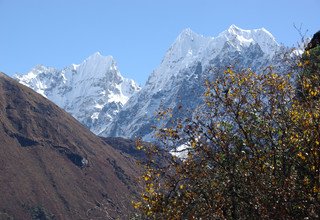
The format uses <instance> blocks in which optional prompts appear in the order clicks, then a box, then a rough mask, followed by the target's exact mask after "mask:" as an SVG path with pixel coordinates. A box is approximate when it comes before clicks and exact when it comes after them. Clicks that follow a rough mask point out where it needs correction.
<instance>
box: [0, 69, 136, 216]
mask: <svg viewBox="0 0 320 220" xmlns="http://www.w3.org/2000/svg"><path fill="white" fill-rule="evenodd" d="M140 173H141V170H140V168H139V167H138V166H137V165H136V162H135V160H134V159H132V158H129V157H125V156H123V155H122V154H121V153H120V152H119V151H117V150H115V149H114V148H112V147H111V146H110V145H107V144H105V143H104V142H103V141H102V140H101V139H100V138H99V137H97V136H95V135H94V134H93V133H91V132H90V131H89V130H88V129H87V128H85V127H84V126H83V125H82V124H80V123H79V122H78V121H77V120H76V119H74V118H73V117H72V116H70V115H69V114H67V113H66V112H65V111H64V110H62V109H60V108H59V107H58V106H57V105H55V104H54V103H52V102H51V101H49V100H48V99H46V98H44V97H43V96H42V95H40V94H38V93H36V92H35V91H33V90H32V89H30V88H28V87H26V86H24V85H21V84H19V83H18V82H17V81H16V80H13V79H12V78H10V77H8V76H7V75H5V74H3V73H0V185H1V187H0V194H1V197H0V207H1V210H0V218H1V219H2V217H3V216H5V217H8V218H9V219H10V218H11V217H12V218H14V219H39V218H41V217H40V216H46V218H45V219H96V218H105V219H106V218H116V217H118V218H121V219H127V218H128V215H129V214H130V213H131V212H132V211H133V208H132V207H131V206H130V203H131V199H133V198H134V196H135V195H136V194H137V193H138V189H139V186H138V183H137V182H136V180H135V178H136V176H139V175H140ZM5 219H7V218H5ZM41 219H44V217H42V218H41Z"/></svg>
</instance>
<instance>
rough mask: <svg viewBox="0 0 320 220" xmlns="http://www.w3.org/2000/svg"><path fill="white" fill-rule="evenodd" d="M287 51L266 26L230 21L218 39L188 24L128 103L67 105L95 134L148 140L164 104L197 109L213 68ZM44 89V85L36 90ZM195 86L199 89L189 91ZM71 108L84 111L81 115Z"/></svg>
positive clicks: (256, 62)
mask: <svg viewBox="0 0 320 220" xmlns="http://www.w3.org/2000/svg"><path fill="white" fill-rule="evenodd" d="M284 50H285V49H284V48H283V47H282V46H280V45H279V44H278V43H277V42H276V40H275V38H274V37H273V36H272V34H271V33H270V32H269V31H267V30H266V29H265V28H260V29H253V30H244V29H241V28H239V27H237V26H236V25H231V26H230V27H229V28H228V29H227V30H225V31H223V32H221V33H220V34H218V35H217V36H216V37H207V36H203V35H200V34H197V33H195V32H194V31H192V30H191V29H190V28H187V29H184V30H182V32H181V33H180V34H179V35H178V36H177V38H176V39H175V41H174V42H173V43H172V45H171V46H170V48H169V49H168V50H167V52H166V53H165V55H164V57H163V59H162V61H161V63H160V65H159V66H158V67H157V68H156V69H155V70H154V71H153V72H152V73H151V74H150V75H149V77H148V79H147V82H146V84H145V85H144V86H143V88H142V89H140V88H139V89H133V90H131V91H133V92H132V93H130V94H131V95H130V98H128V99H126V100H125V102H113V103H109V102H107V101H105V102H104V104H103V105H100V104H99V103H97V102H96V101H94V100H95V99H97V97H92V99H91V101H89V102H83V103H84V104H83V105H82V106H77V105H70V106H65V107H64V109H66V110H67V111H68V112H69V113H71V114H72V115H73V116H74V117H76V118H77V119H78V120H80V121H81V122H82V123H83V124H85V125H86V126H87V127H89V128H90V129H91V131H93V132H94V133H95V134H98V135H101V136H121V137H126V138H135V137H139V136H142V137H143V138H144V139H145V140H150V139H152V136H153V131H152V128H151V127H154V126H158V125H159V124H158V122H156V121H155V112H156V111H157V110H158V109H159V108H160V107H165V108H168V107H169V108H173V109H175V108H176V106H178V105H180V104H179V103H184V106H185V107H186V108H188V109H190V110H192V109H193V108H195V106H196V105H198V104H199V103H200V102H201V98H199V97H201V95H202V92H203V91H202V89H201V88H200V87H202V83H203V82H204V80H205V79H207V78H209V79H212V78H214V74H213V73H212V71H211V70H212V69H222V68H225V67H226V66H230V65H237V66H239V68H240V67H241V66H242V67H250V68H252V69H253V70H259V69H261V68H263V67H265V66H267V65H271V64H277V63H279V60H280V58H279V54H281V53H282V52H283V51H284ZM92 56H93V57H95V56H101V54H99V53H95V54H94V55H92ZM239 64H240V65H239ZM94 68H95V67H92V69H94ZM115 71H116V70H115ZM92 72H95V71H92ZM93 75H94V74H93ZM90 76H92V75H90ZM62 78H63V77H62ZM18 80H19V81H21V78H20V79H19V78H18ZM86 83H87V82H86ZM105 83H107V82H105ZM25 84H28V83H25ZM29 86H30V85H29ZM40 87H41V84H39V86H38V87H37V88H40ZM72 87H73V86H71V89H72ZM188 87H189V89H188ZM37 88H36V89H35V90H36V91H37ZM68 89H70V88H66V89H64V90H63V89H62V91H61V92H62V93H63V92H64V91H65V90H68ZM38 90H39V89H38ZM191 90H192V91H196V92H195V93H194V94H191V93H190V91H191ZM79 93H80V94H81V92H79ZM186 94H188V95H186ZM127 97H129V96H127ZM182 97H183V98H182ZM48 98H49V99H50V97H48ZM115 99H116V98H115ZM117 100H119V98H118V99H117ZM123 103H125V104H123ZM60 106H61V105H60ZM71 107H72V108H77V109H80V110H81V112H82V114H81V116H79V112H73V111H74V110H72V109H71ZM99 108H100V110H97V109H99ZM88 109H91V110H88Z"/></svg>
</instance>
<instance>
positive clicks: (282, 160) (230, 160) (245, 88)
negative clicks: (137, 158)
mask: <svg viewBox="0 0 320 220" xmlns="http://www.w3.org/2000/svg"><path fill="white" fill-rule="evenodd" d="M312 53H313V52H312ZM316 56H318V55H316ZM311 57H313V55H312V56H311ZM303 59H305V58H303ZM302 61H303V62H306V60H302ZM304 65H309V64H308V62H306V64H302V66H303V67H304ZM312 67H315V66H314V65H313V64H312ZM318 67H319V66H316V68H318ZM303 71H304V72H302V73H303V74H301V77H300V80H301V81H300V82H302V83H300V89H301V90H300V91H303V101H301V98H299V99H297V97H296V94H297V92H296V89H295V87H294V86H293V83H292V81H293V80H292V78H291V75H286V76H284V75H278V74H276V73H274V72H273V70H272V68H269V69H267V70H266V71H265V72H264V73H261V74H256V73H254V72H252V71H251V70H244V71H242V72H237V73H235V72H234V71H233V69H232V68H228V69H227V70H226V71H225V72H224V73H225V74H224V75H223V76H220V77H218V78H217V79H216V80H215V81H213V82H209V81H207V82H206V83H205V86H206V92H205V94H204V104H203V105H202V106H200V107H199V109H198V111H197V112H198V113H195V115H194V116H193V118H191V119H187V120H185V121H177V122H176V126H174V127H170V128H163V129H159V132H158V137H159V139H160V140H161V141H162V143H163V144H164V146H166V147H168V148H170V149H174V150H176V151H180V153H181V151H185V155H186V157H184V158H183V159H182V160H181V159H179V158H177V157H175V156H174V157H172V158H171V160H170V161H169V162H168V163H167V164H165V165H161V166H159V164H156V162H155V161H154V160H153V159H152V158H153V157H156V156H157V151H152V150H150V151H149V153H148V155H150V160H149V163H148V165H147V166H146V172H145V174H144V176H143V181H144V183H145V186H146V188H145V191H144V192H143V194H142V196H141V200H140V201H137V202H135V203H134V206H135V208H137V210H139V211H140V214H141V215H142V216H144V218H150V219H316V218H319V217H320V213H319V212H320V147H319V146H320V102H318V101H317V99H316V98H315V97H317V96H318V91H319V89H318V84H317V83H318V82H313V79H314V75H313V74H312V73H313V71H314V69H313V70H312V69H310V71H309V69H308V68H304V70H303ZM309 72H310V73H311V74H309ZM164 115H165V114H164ZM182 144H184V146H185V147H184V148H179V146H181V145H182ZM139 146H140V145H139ZM147 151H148V150H147Z"/></svg>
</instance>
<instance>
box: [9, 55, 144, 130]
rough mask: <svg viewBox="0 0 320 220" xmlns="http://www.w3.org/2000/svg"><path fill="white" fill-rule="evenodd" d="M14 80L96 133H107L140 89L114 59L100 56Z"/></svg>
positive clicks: (40, 69) (36, 70) (35, 69)
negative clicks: (124, 74) (109, 125)
mask: <svg viewBox="0 0 320 220" xmlns="http://www.w3.org/2000/svg"><path fill="white" fill-rule="evenodd" d="M14 77H15V78H16V79H17V80H18V81H19V82H20V83H22V84H24V85H26V86H28V87H30V88H32V89H33V90H35V91H36V92H38V93H40V94H42V95H43V96H45V97H47V98H48V99H50V100H51V101H53V102H54V103H56V104H57V105H58V106H60V107H61V108H63V109H65V110H66V111H67V112H69V113H70V114H71V115H72V116H74V117H75V118H76V119H77V120H79V121H80V122H81V123H82V124H84V125H85V126H87V127H88V128H89V129H90V130H91V131H92V132H94V133H100V132H101V131H103V130H104V129H105V128H106V127H107V125H108V124H109V122H110V121H111V120H112V119H113V118H114V117H115V115H116V114H117V113H118V112H119V110H120V109H121V108H122V106H123V105H124V104H125V103H126V102H127V100H128V99H129V98H130V96H131V95H133V94H134V93H136V92H137V91H139V89H140V88H139V86H137V85H136V83H135V82H134V81H133V80H129V79H126V78H124V77H122V76H121V74H120V72H119V70H118V69H117V66H116V62H115V60H114V59H113V57H111V56H107V57H104V56H102V55H101V54H100V53H95V54H93V55H91V56H90V57H88V58H87V59H86V60H85V61H84V62H83V63H81V64H79V65H71V66H69V67H66V68H65V69H63V70H57V69H54V68H49V67H45V66H41V65H40V66H37V67H35V68H34V69H32V70H31V71H30V72H29V73H27V74H25V75H16V76H14Z"/></svg>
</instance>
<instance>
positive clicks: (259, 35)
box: [217, 24, 279, 56]
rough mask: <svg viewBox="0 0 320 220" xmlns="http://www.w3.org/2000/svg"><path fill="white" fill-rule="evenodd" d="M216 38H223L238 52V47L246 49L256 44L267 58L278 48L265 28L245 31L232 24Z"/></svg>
mask: <svg viewBox="0 0 320 220" xmlns="http://www.w3.org/2000/svg"><path fill="white" fill-rule="evenodd" d="M217 38H224V39H225V40H226V41H229V42H231V43H233V44H234V47H235V48H237V49H238V50H239V46H240V47H243V46H244V47H248V46H250V45H251V44H258V45H259V46H260V47H261V49H262V51H263V52H264V53H265V54H267V55H269V56H272V55H274V53H275V50H276V49H277V48H278V47H279V44H278V43H277V42H276V40H275V38H274V36H273V35H272V34H271V33H270V32H269V31H267V30H266V29H265V28H259V29H253V30H245V29H241V28H239V27H237V26H236V25H234V24H233V25H231V26H230V27H229V28H228V29H227V30H225V31H223V32H222V33H220V34H219V35H218V37H217Z"/></svg>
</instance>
